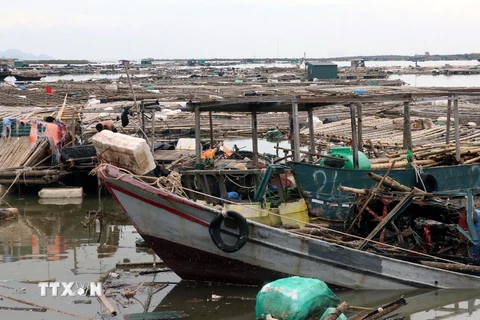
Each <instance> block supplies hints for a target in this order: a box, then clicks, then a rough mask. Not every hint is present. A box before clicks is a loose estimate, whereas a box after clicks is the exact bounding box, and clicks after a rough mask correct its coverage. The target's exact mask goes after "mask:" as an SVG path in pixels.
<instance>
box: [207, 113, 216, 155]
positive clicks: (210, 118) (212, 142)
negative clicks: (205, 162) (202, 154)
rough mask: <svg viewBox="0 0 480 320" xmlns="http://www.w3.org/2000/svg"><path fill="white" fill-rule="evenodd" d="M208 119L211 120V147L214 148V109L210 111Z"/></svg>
mask: <svg viewBox="0 0 480 320" xmlns="http://www.w3.org/2000/svg"><path fill="white" fill-rule="evenodd" d="M208 120H209V121H210V148H213V144H214V143H215V142H214V141H213V119H212V111H208Z"/></svg>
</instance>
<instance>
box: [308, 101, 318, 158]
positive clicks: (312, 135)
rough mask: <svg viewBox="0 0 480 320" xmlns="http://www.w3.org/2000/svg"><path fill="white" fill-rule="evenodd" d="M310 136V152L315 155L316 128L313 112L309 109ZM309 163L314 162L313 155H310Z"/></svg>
mask: <svg viewBox="0 0 480 320" xmlns="http://www.w3.org/2000/svg"><path fill="white" fill-rule="evenodd" d="M308 134H309V142H310V147H309V151H310V153H315V151H316V150H315V128H314V127H313V110H312V109H308ZM308 161H309V162H313V155H312V154H309V155H308Z"/></svg>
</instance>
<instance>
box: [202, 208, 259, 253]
mask: <svg viewBox="0 0 480 320" xmlns="http://www.w3.org/2000/svg"><path fill="white" fill-rule="evenodd" d="M227 217H229V218H232V219H233V220H234V221H235V222H236V223H237V225H238V228H239V234H238V238H237V241H236V242H235V244H233V245H227V244H225V242H223V240H222V236H221V234H220V226H221V225H222V222H223V220H225V217H224V216H223V214H222V213H221V212H220V213H219V214H217V216H216V217H215V218H213V220H212V222H210V225H209V227H208V232H209V233H210V237H211V238H212V241H213V243H215V245H216V246H217V248H219V249H220V250H222V251H223V252H227V253H233V252H237V251H238V250H240V249H242V247H243V246H244V245H245V243H247V241H248V236H249V232H250V231H249V228H248V223H247V219H245V217H244V216H242V215H241V214H240V213H238V212H236V211H233V210H228V211H227Z"/></svg>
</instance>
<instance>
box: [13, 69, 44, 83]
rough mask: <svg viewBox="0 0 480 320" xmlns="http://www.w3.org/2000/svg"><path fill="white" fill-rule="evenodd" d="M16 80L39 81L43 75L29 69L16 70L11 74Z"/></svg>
mask: <svg viewBox="0 0 480 320" xmlns="http://www.w3.org/2000/svg"><path fill="white" fill-rule="evenodd" d="M11 76H13V77H15V79H16V81H39V80H40V79H41V78H42V77H43V76H42V75H41V74H39V73H35V72H29V71H16V72H13V73H12V74H11Z"/></svg>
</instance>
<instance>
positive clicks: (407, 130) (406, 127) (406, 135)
mask: <svg viewBox="0 0 480 320" xmlns="http://www.w3.org/2000/svg"><path fill="white" fill-rule="evenodd" d="M411 148H413V145H412V124H411V123H410V104H409V102H408V101H405V102H404V103H403V149H411Z"/></svg>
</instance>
